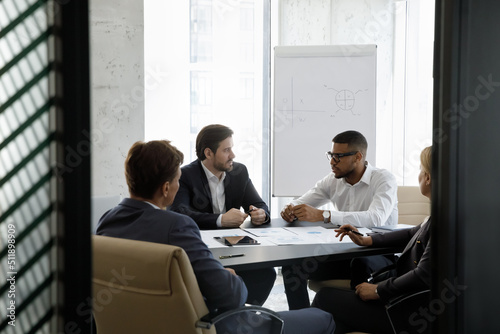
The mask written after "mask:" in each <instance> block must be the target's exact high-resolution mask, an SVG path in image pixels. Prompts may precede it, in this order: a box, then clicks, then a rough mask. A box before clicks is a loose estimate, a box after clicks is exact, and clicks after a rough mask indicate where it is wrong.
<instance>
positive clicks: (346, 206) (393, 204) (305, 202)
mask: <svg viewBox="0 0 500 334" xmlns="http://www.w3.org/2000/svg"><path fill="white" fill-rule="evenodd" d="M332 142H333V144H332V150H331V151H330V152H327V153H326V154H327V158H328V159H329V160H330V165H331V168H332V173H331V174H329V175H327V176H325V177H324V178H323V179H322V180H320V181H318V182H317V183H316V185H315V186H314V187H313V188H312V189H311V190H309V191H308V192H306V193H305V194H304V195H302V196H301V197H300V198H298V199H296V200H294V201H292V202H291V203H290V204H288V205H286V206H285V207H284V208H283V210H282V211H281V217H282V218H283V219H284V220H286V221H288V222H292V221H294V220H295V219H298V220H302V221H310V222H323V223H326V224H333V225H335V226H340V225H344V224H351V225H354V226H357V227H372V226H381V225H396V224H397V220H398V208H397V183H396V178H395V177H394V175H392V174H391V173H390V172H389V171H387V170H384V169H379V168H375V167H373V166H371V165H370V164H369V163H368V162H367V161H366V160H365V159H366V151H367V148H368V143H367V141H366V138H365V137H364V136H363V135H362V134H361V133H359V132H357V131H345V132H342V133H340V134H338V135H337V136H335V138H333V140H332ZM327 203H332V204H333V206H334V208H335V210H332V211H330V210H320V209H318V208H317V207H318V206H322V205H324V204H327ZM308 261H310V259H308ZM303 267H304V266H301V264H294V265H291V266H283V268H282V272H283V278H284V282H285V292H286V294H287V299H288V305H289V308H290V309H299V308H304V307H308V306H309V297H308V293H307V279H308V278H309V277H311V278H313V277H314V278H315V279H328V278H339V277H338V276H341V277H346V276H347V275H349V274H348V273H349V270H348V269H349V268H348V263H347V264H346V263H337V262H335V263H332V262H331V263H317V266H313V267H317V269H316V270H314V272H312V271H311V270H309V269H307V268H303ZM308 267H309V268H311V266H310V264H309V265H308ZM332 271H333V272H332ZM332 275H333V277H332Z"/></svg>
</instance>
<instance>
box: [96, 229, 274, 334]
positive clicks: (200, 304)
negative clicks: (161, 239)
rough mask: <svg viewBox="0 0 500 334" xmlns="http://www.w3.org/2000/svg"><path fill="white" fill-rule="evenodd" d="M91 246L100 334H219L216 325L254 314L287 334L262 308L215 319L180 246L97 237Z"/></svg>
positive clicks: (269, 313) (236, 311)
mask: <svg viewBox="0 0 500 334" xmlns="http://www.w3.org/2000/svg"><path fill="white" fill-rule="evenodd" d="M92 241H93V245H92V249H93V259H94V260H93V279H92V282H93V298H94V304H93V305H94V308H93V315H94V319H95V321H96V326H97V333H98V334H108V333H125V334H126V333H183V334H184V333H186V334H190V333H193V334H194V333H196V334H202V333H203V334H208V333H210V334H215V333H216V330H215V326H213V325H214V324H215V323H217V322H218V321H220V320H222V319H224V318H226V317H228V316H231V315H234V314H237V313H238V312H247V311H249V310H250V311H254V312H260V313H261V314H267V315H268V316H269V318H271V319H272V325H273V326H274V327H273V333H281V332H282V329H283V321H282V320H281V319H280V318H279V316H278V315H277V313H275V312H273V311H271V310H268V309H266V308H263V307H259V306H248V307H247V306H245V307H241V308H239V309H236V310H230V311H227V312H225V313H222V314H219V315H217V316H215V317H213V318H211V317H210V316H209V315H208V313H209V312H208V309H207V306H206V304H205V301H204V300H203V296H202V294H201V292H200V289H199V287H198V282H197V280H196V276H195V275H194V272H193V268H192V267H191V263H190V262H189V258H188V256H187V254H186V253H185V252H184V250H183V249H182V248H180V247H176V246H171V245H164V244H157V243H151V242H144V241H136V240H127V239H120V238H112V237H105V236H98V235H93V236H92Z"/></svg>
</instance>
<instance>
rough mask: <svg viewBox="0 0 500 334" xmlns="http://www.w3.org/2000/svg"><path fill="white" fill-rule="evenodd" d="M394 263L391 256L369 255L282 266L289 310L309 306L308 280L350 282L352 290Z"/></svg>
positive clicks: (303, 261) (314, 259) (307, 261)
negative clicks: (341, 280) (343, 280)
mask: <svg viewBox="0 0 500 334" xmlns="http://www.w3.org/2000/svg"><path fill="white" fill-rule="evenodd" d="M392 263H393V256H392V255H391V256H387V257H386V256H382V255H377V256H368V257H363V258H356V259H353V260H352V261H351V260H341V261H323V262H320V261H319V260H318V259H316V258H308V259H304V260H301V261H299V262H297V263H295V264H292V265H288V266H283V267H282V270H281V271H282V273H283V283H284V285H285V294H286V298H287V301H288V308H289V309H290V310H298V309H302V308H306V307H309V306H310V302H309V293H308V290H307V280H308V279H312V280H318V281H324V280H331V279H350V280H351V288H352V289H354V288H355V287H356V285H358V284H360V283H363V282H366V281H367V279H368V277H370V274H371V273H372V272H374V271H377V270H379V269H380V268H382V267H385V266H387V265H389V264H392Z"/></svg>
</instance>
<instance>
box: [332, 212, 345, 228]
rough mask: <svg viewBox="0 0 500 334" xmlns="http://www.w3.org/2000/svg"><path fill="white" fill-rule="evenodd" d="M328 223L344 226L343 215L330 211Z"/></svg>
mask: <svg viewBox="0 0 500 334" xmlns="http://www.w3.org/2000/svg"><path fill="white" fill-rule="evenodd" d="M330 223H332V224H335V225H339V226H342V225H344V213H343V212H340V211H333V210H330Z"/></svg>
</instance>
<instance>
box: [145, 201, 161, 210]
mask: <svg viewBox="0 0 500 334" xmlns="http://www.w3.org/2000/svg"><path fill="white" fill-rule="evenodd" d="M143 202H144V203H148V204H149V205H151V206H152V207H153V208H155V209H158V210H161V208H160V207H159V206H158V205H156V204H153V203H151V202H148V201H143Z"/></svg>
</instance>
